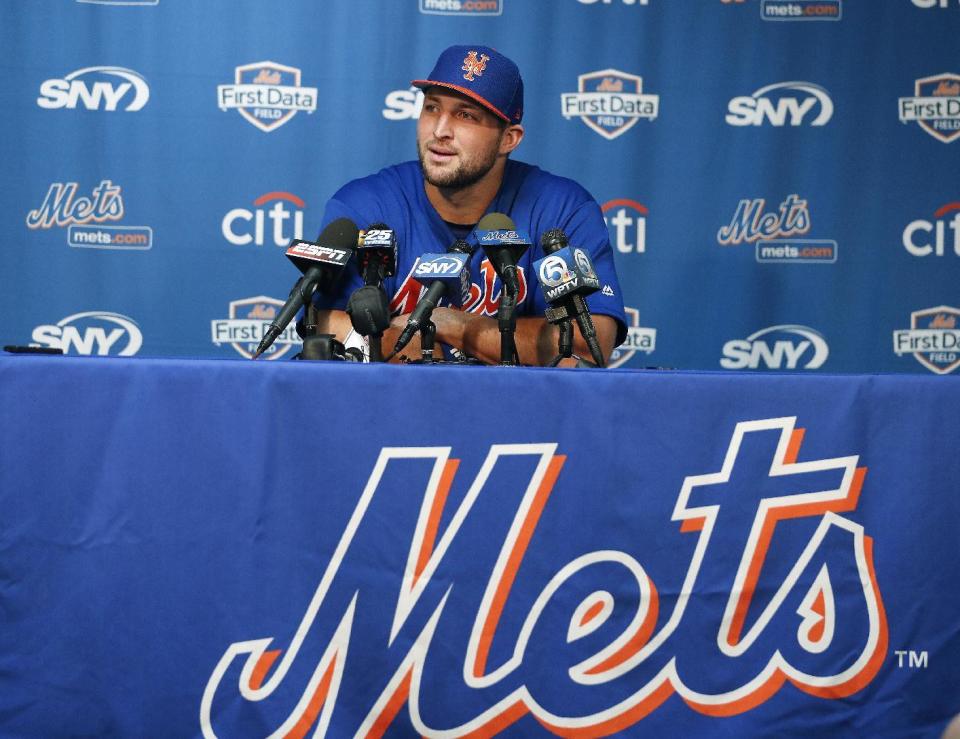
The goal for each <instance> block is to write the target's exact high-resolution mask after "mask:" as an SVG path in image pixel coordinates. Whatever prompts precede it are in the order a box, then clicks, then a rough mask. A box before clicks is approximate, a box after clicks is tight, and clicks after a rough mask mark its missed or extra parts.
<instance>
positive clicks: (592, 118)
mask: <svg viewBox="0 0 960 739" xmlns="http://www.w3.org/2000/svg"><path fill="white" fill-rule="evenodd" d="M958 34H960V0H683V1H680V0H669V1H668V0H550V1H549V2H546V1H540V0H536V1H535V0H350V1H349V2H344V1H340V0H330V1H329V2H317V1H316V0H287V1H286V2H282V3H272V2H254V1H253V0H204V1H203V2H200V0H195V1H193V2H191V1H189V0H177V1H176V2H174V1H173V0H122V1H121V0H115V1H114V0H110V1H108V0H75V1H74V0H32V1H31V2H12V1H9V0H8V1H7V2H4V3H2V4H0V41H2V48H3V50H4V53H3V56H2V60H0V68H2V78H3V82H2V83H0V101H2V105H3V111H4V115H3V117H2V121H0V147H2V156H3V163H4V166H3V169H2V172H0V194H2V202H3V208H2V213H0V273H2V275H3V290H2V291H0V339H2V340H3V342H4V343H17V344H30V343H33V344H38V345H41V346H61V347H63V348H65V349H66V350H67V352H68V353H71V354H122V355H127V356H131V355H151V356H203V357H223V358H227V357H238V356H249V355H250V353H251V351H252V349H253V348H254V346H255V344H256V342H257V340H258V339H259V338H260V335H261V332H262V330H263V327H264V325H265V324H266V322H267V321H269V319H270V318H271V317H272V316H273V315H274V314H275V312H276V310H277V306H278V305H279V304H280V303H281V301H282V299H284V298H285V297H286V295H287V292H288V291H289V289H290V286H291V285H292V283H293V281H294V279H295V278H296V276H297V273H296V271H295V269H294V268H293V267H292V266H291V265H290V263H289V262H288V261H287V260H286V259H285V258H284V256H283V247H285V246H286V245H287V243H288V242H289V240H290V239H291V238H292V237H297V236H304V237H306V238H311V237H315V236H316V234H317V233H318V231H319V226H320V221H321V218H322V214H323V205H324V203H325V201H326V200H327V198H329V197H330V196H331V195H332V194H333V192H334V191H335V190H336V189H337V188H338V187H339V186H340V185H341V184H343V183H344V182H345V181H346V180H348V179H350V178H353V177H358V176H362V175H365V174H368V173H371V172H373V171H376V170H377V169H379V168H381V167H383V166H386V165H388V164H391V163H394V162H397V161H402V160H406V159H411V158H413V157H414V156H415V149H414V135H415V119H416V118H417V116H418V113H419V107H420V104H421V96H420V93H419V92H418V91H416V90H415V89H414V88H412V87H410V86H409V81H410V80H411V79H412V78H414V77H415V76H418V75H422V74H424V73H425V72H426V71H427V70H429V69H430V68H431V66H432V64H433V61H434V60H435V58H436V56H437V54H438V53H439V51H440V50H441V49H443V48H445V47H446V46H448V45H450V44H455V43H457V44H460V43H471V42H476V43H483V44H488V45H492V46H495V47H497V48H498V49H500V50H501V51H503V52H505V53H507V54H508V55H509V56H511V57H512V58H514V59H515V60H516V61H517V62H518V64H519V66H520V68H521V70H522V71H523V74H524V78H525V81H526V112H525V118H524V124H525V126H526V129H527V137H526V138H525V140H524V142H523V144H522V145H521V147H520V149H519V151H518V152H517V153H516V157H517V158H519V159H521V160H524V161H530V162H533V163H536V164H539V165H540V166H542V167H544V168H545V169H548V170H550V171H553V172H555V173H557V174H560V175H566V176H571V177H574V178H576V179H577V180H579V181H580V182H581V183H582V184H583V185H584V186H586V187H587V188H588V189H589V190H590V191H591V192H592V193H593V195H594V196H595V197H596V199H597V200H598V202H599V203H600V204H601V205H602V208H603V211H604V214H605V217H606V219H607V223H608V226H609V230H610V240H611V243H612V245H613V249H614V252H615V256H616V263H617V268H618V271H619V274H620V278H621V285H622V289H623V297H624V302H625V304H626V306H627V311H628V317H629V320H630V322H631V324H632V326H631V329H630V335H629V338H628V340H627V342H626V343H625V344H624V345H623V346H622V347H621V348H620V349H618V350H617V352H616V353H615V362H614V363H615V364H619V365H623V366H627V367H644V366H651V365H658V366H671V367H678V368H703V369H725V370H736V369H763V370H768V369H769V370H800V371H827V372H873V371H883V372H919V373H937V374H946V373H951V372H955V371H956V370H957V367H960V340H958V339H960V331H958V329H957V325H956V324H957V319H958V317H960V295H958V277H960V178H958V176H957V175H958V164H960V142H958V139H960V57H958V56H957V38H958ZM361 225H363V224H361ZM295 341H296V337H295V336H293V335H292V333H291V332H288V333H287V334H285V335H284V336H283V337H282V338H281V340H280V341H279V342H278V343H277V345H276V347H275V349H274V351H272V352H271V354H270V355H269V357H268V358H270V359H283V358H290V357H291V356H292V355H293V353H294V352H295V351H296V349H295Z"/></svg>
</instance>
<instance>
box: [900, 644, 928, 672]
mask: <svg viewBox="0 0 960 739" xmlns="http://www.w3.org/2000/svg"><path fill="white" fill-rule="evenodd" d="M894 654H895V655H897V667H900V668H904V667H908V668H910V669H912V670H916V669H921V670H925V669H927V664H928V662H929V660H928V655H927V652H926V651H925V650H924V651H922V652H914V651H913V650H912V649H909V650H908V649H897V650H896V651H895V652H894Z"/></svg>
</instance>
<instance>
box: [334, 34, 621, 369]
mask: <svg viewBox="0 0 960 739" xmlns="http://www.w3.org/2000/svg"><path fill="white" fill-rule="evenodd" d="M412 84H414V85H416V86H417V87H419V88H420V89H422V90H423V92H424V102H423V110H422V112H421V114H420V119H419V121H418V123H417V152H418V154H419V162H406V163H404V164H400V165H396V166H393V167H388V168H386V169H383V170H381V171H380V172H378V173H377V174H375V175H372V176H370V177H365V178H362V179H359V180H354V181H353V182H350V183H348V184H347V185H345V186H344V187H342V188H341V189H340V190H339V191H338V192H337V193H336V194H335V195H334V196H333V198H332V199H331V200H330V201H329V202H328V203H327V207H326V211H325V213H324V218H323V225H324V226H326V224H328V223H330V222H331V221H333V220H335V219H337V218H344V217H345V218H349V219H350V220H352V221H353V222H354V223H356V224H357V225H358V226H359V227H360V228H361V229H365V228H367V227H369V226H371V225H372V224H375V223H382V224H386V225H387V226H389V227H390V228H392V229H394V231H395V232H396V234H397V245H398V258H397V270H396V275H395V276H394V277H392V278H388V279H387V280H385V282H384V289H385V290H386V292H387V296H388V297H389V298H390V309H391V314H392V315H393V316H394V318H393V319H392V324H391V327H390V329H388V330H387V332H385V334H384V340H383V346H384V348H385V352H387V351H390V349H392V347H393V345H394V343H395V342H396V339H397V336H398V335H399V333H400V331H401V330H402V328H403V327H404V326H405V325H406V322H407V316H406V314H409V313H410V312H411V311H412V310H413V309H414V307H415V306H416V304H417V301H418V299H419V296H420V289H421V286H420V284H419V283H418V282H416V281H415V280H413V278H412V277H411V276H410V274H411V272H412V270H413V268H414V266H415V265H416V259H417V257H418V256H419V255H421V254H424V253H430V252H445V251H446V250H447V248H448V247H449V246H450V245H451V244H452V243H453V241H454V239H456V238H466V237H467V235H468V234H469V233H470V232H471V231H472V230H473V228H474V226H476V224H477V222H478V221H479V220H480V219H481V218H482V217H483V216H484V215H485V214H487V213H491V212H494V213H504V214H506V215H507V216H509V217H510V218H511V219H512V220H513V221H514V223H515V224H516V226H517V229H518V230H519V231H521V232H523V233H526V234H527V235H529V236H530V238H531V241H532V242H533V246H532V247H531V248H529V249H528V250H527V251H526V253H525V254H524V256H523V257H522V259H521V260H520V262H519V266H520V267H521V285H520V295H519V297H518V300H517V310H516V314H517V315H518V316H520V317H519V318H518V319H517V322H516V334H515V342H516V346H517V354H518V355H519V357H520V361H521V363H523V364H546V363H548V362H549V361H550V360H551V359H552V358H553V357H555V356H556V354H557V345H558V339H557V337H558V329H557V327H556V326H553V325H551V324H549V323H548V322H547V321H546V320H545V318H544V310H545V308H546V302H545V300H544V297H543V294H542V292H541V290H540V286H539V283H538V281H537V277H536V275H535V274H534V272H533V269H532V267H531V265H532V262H533V261H535V260H537V259H540V258H541V257H543V252H542V250H541V248H540V246H539V242H540V237H541V235H542V234H544V233H545V232H547V231H549V230H551V229H555V228H560V229H563V230H564V232H565V233H566V234H567V236H568V238H569V241H570V244H571V245H573V246H577V247H580V248H583V249H585V250H586V251H588V252H589V253H590V255H591V258H592V260H593V262H594V266H595V268H596V271H597V274H598V276H599V278H600V283H601V285H602V286H603V289H602V291H600V292H597V293H594V294H593V295H591V296H590V297H589V298H588V299H587V303H588V305H589V307H590V309H591V312H592V313H593V321H594V324H595V326H596V330H597V338H598V343H599V345H600V347H601V351H602V353H603V355H604V357H605V358H606V357H609V356H610V353H611V352H612V351H613V348H614V347H615V346H617V345H619V344H620V343H621V342H622V341H623V339H624V338H625V336H626V323H625V318H624V310H623V302H622V298H621V297H620V287H619V284H618V283H617V277H616V273H615V271H614V265H613V253H612V250H611V248H610V243H609V237H608V234H607V229H606V225H605V223H604V221H603V215H602V213H601V211H600V208H599V206H598V205H597V203H596V201H594V200H593V198H592V197H591V196H590V194H589V193H587V191H586V190H584V189H583V188H582V187H580V186H579V185H578V184H576V183H575V182H573V181H572V180H568V179H565V178H561V177H556V176H554V175H551V174H548V173H547V172H544V171H542V170H540V169H539V168H537V167H533V166H530V165H528V164H524V163H521V162H516V161H512V160H510V159H509V156H510V154H511V153H512V152H513V151H514V150H515V149H516V148H517V146H519V144H520V142H521V141H522V140H523V136H524V129H523V126H522V125H520V121H521V119H522V117H523V80H522V79H521V77H520V72H519V70H518V69H517V66H516V65H515V64H514V63H513V62H512V61H510V60H509V59H508V58H507V57H505V56H504V55H503V54H500V53H499V52H497V51H495V50H494V49H491V48H489V47H486V46H452V47H450V48H448V49H447V50H446V51H444V52H443V53H442V54H441V55H440V58H439V59H438V60H437V63H436V65H435V67H434V69H433V71H432V72H431V74H430V76H429V77H427V78H426V79H421V80H414V81H413V82H412ZM470 267H471V275H472V279H473V283H474V284H473V286H472V290H471V299H470V301H469V303H468V304H467V305H465V306H464V308H463V310H459V309H454V308H448V307H443V306H441V307H439V308H437V309H435V310H434V311H433V316H432V320H433V323H434V324H435V325H436V328H437V333H436V340H437V342H438V344H446V345H448V346H450V347H454V348H455V349H457V350H460V351H461V352H463V353H465V354H467V355H469V356H472V357H475V358H476V359H478V360H480V361H482V362H485V363H490V364H495V363H497V362H498V361H499V359H500V332H499V329H498V325H497V320H496V311H497V306H498V304H499V295H500V282H499V280H497V279H495V273H494V270H493V268H492V266H491V265H490V263H489V262H488V261H486V260H485V259H484V255H483V251H482V249H477V250H476V252H475V253H474V255H473V257H472V258H471V262H470ZM355 272H356V271H355V270H351V271H349V272H347V273H345V274H346V277H345V279H343V280H342V281H341V282H340V284H339V285H338V289H337V290H336V291H335V293H334V294H333V295H326V296H318V298H317V300H318V307H319V308H321V309H323V310H321V312H320V318H319V322H318V329H319V331H321V332H325V333H333V334H335V335H337V336H338V337H341V338H343V337H347V339H346V341H345V343H346V344H347V345H348V346H350V345H351V344H355V343H356V340H357V338H358V337H357V336H356V333H355V332H353V331H352V326H351V323H350V319H349V317H348V316H347V315H346V314H345V313H344V312H343V308H344V307H345V306H346V304H347V300H348V299H349V297H350V295H351V294H352V293H353V291H354V290H355V289H356V288H357V287H359V286H360V285H361V284H362V282H361V281H360V279H359V276H358V275H357V274H355ZM419 352H420V349H419V345H418V343H417V341H416V340H415V341H414V342H411V344H410V345H409V346H408V347H407V348H406V349H405V352H404V355H405V356H409V357H410V358H414V359H415V358H417V357H419ZM574 352H575V353H576V354H578V355H580V356H582V357H589V356H590V353H589V350H588V348H587V345H586V342H585V341H584V340H583V337H582V336H581V335H580V332H579V329H575V331H574Z"/></svg>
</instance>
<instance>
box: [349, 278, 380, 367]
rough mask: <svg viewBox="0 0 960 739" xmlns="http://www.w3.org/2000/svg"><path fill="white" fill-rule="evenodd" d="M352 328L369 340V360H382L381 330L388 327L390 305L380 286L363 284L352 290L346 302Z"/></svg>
mask: <svg viewBox="0 0 960 739" xmlns="http://www.w3.org/2000/svg"><path fill="white" fill-rule="evenodd" d="M346 312H347V315H348V316H350V323H351V324H353V330H354V331H356V332H357V333H358V334H360V335H361V336H366V337H367V338H368V340H369V342H370V361H371V362H382V361H383V349H382V341H383V332H384V331H386V330H387V329H388V328H389V327H390V305H389V301H388V300H387V294H386V293H385V292H384V291H383V288H382V287H377V286H375V285H364V286H363V287H358V288H357V289H356V290H354V292H353V295H351V296H350V300H349V301H348V302H347V310H346Z"/></svg>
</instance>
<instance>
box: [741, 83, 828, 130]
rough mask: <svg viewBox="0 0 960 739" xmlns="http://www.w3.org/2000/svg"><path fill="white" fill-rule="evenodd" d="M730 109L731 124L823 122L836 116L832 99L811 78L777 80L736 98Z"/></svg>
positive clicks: (818, 124)
mask: <svg viewBox="0 0 960 739" xmlns="http://www.w3.org/2000/svg"><path fill="white" fill-rule="evenodd" d="M727 111H728V112H727V115H726V118H725V119H724V120H726V122H727V123H728V124H730V125H731V126H762V125H764V124H765V123H766V124H769V125H771V126H778V127H780V126H802V125H810V126H823V125H825V124H826V123H827V122H828V121H829V120H830V119H831V118H832V117H833V101H832V100H831V99H830V95H828V94H827V91H826V90H824V89H823V88H822V87H820V86H819V85H814V84H813V83H811V82H778V83H776V84H774V85H767V86H766V87H761V88H760V89H759V90H757V91H755V92H754V93H753V94H752V95H749V96H747V95H743V96H740V97H735V98H733V99H732V100H731V101H730V103H729V105H728V106H727Z"/></svg>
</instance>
